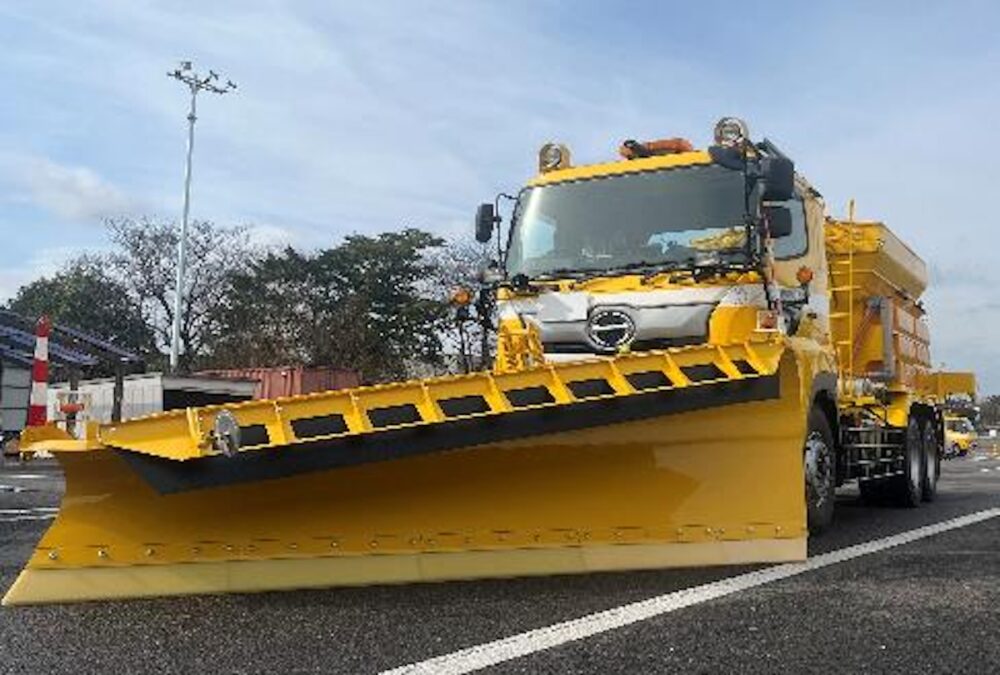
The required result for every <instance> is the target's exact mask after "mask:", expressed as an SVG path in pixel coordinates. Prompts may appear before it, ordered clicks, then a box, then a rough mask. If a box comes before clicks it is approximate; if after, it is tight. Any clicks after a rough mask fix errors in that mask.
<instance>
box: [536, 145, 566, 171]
mask: <svg viewBox="0 0 1000 675" xmlns="http://www.w3.org/2000/svg"><path fill="white" fill-rule="evenodd" d="M569 166H570V155H569V148H567V147H566V146H565V145H563V144H562V143H546V144H545V145H543V146H542V149H541V150H539V151H538V170H539V171H540V172H541V173H545V172H547V171H555V170H556V169H565V168H568V167H569Z"/></svg>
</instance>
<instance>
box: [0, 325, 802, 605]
mask: <svg viewBox="0 0 1000 675" xmlns="http://www.w3.org/2000/svg"><path fill="white" fill-rule="evenodd" d="M459 403H461V406H464V407H461V406H459ZM223 410H228V411H229V413H230V414H232V415H233V416H234V417H235V419H236V420H237V422H238V423H239V426H240V427H241V429H242V430H243V432H244V433H243V434H242V443H241V447H240V449H239V450H238V451H237V452H235V453H234V454H232V455H230V456H227V455H225V454H220V453H218V452H217V451H216V450H213V449H212V442H211V441H212V437H211V434H210V433H208V432H207V431H206V430H210V429H213V428H214V424H215V420H216V418H217V417H218V416H220V415H222V414H223V413H222V412H221V411H223ZM404 413H405V414H404ZM805 417H806V411H805V410H804V408H803V403H802V395H801V390H800V384H799V375H798V368H797V367H796V363H795V358H794V356H793V354H792V353H791V352H790V351H784V348H783V347H782V346H781V345H780V344H771V343H765V344H757V345H745V346H735V347H726V348H716V347H710V348H709V347H698V348H691V349H679V350H672V351H670V352H669V353H666V352H660V353H649V354H635V355H625V356H621V357H617V358H615V359H609V360H604V361H591V362H585V363H577V364H560V365H558V366H547V367H542V368H537V369H533V370H528V371H524V372H520V373H510V374H504V375H496V376H493V375H488V374H477V375H473V376H466V377H457V378H442V379H439V380H431V381H425V382H422V383H409V384H403V385H393V386H389V387H371V388H363V389H357V390H353V391H350V392H346V393H340V392H337V393H330V394H322V395H315V396H306V397H298V398H294V399H285V400H280V401H268V402H253V403H248V404H239V405H233V406H224V407H213V408H206V409H198V410H189V411H186V412H183V413H177V414H174V413H169V414H164V415H159V416H155V417H151V418H144V419H138V420H133V421H130V422H126V423H123V424H120V425H117V426H116V427H111V426H110V425H109V426H108V427H104V428H101V429H100V430H99V432H98V433H97V434H96V436H95V437H94V438H92V439H91V440H90V441H89V442H80V441H67V442H66V444H65V450H64V451H60V449H59V448H58V447H55V446H58V441H47V442H46V443H45V444H46V446H47V447H49V448H50V449H53V450H56V452H57V453H58V457H59V460H60V462H61V463H62V466H63V468H64V470H65V474H66V495H65V497H64V499H63V503H62V507H61V509H60V511H59V515H58V517H57V518H56V520H55V521H54V523H53V524H52V526H51V527H50V529H49V530H48V531H47V532H46V533H45V535H44V536H43V537H42V540H41V542H40V543H39V544H38V547H37V549H36V551H35V552H34V554H33V555H32V557H31V559H30V561H29V562H28V565H27V567H26V568H25V570H24V571H23V572H22V573H21V575H20V576H19V577H18V579H17V581H16V582H15V584H14V585H13V586H12V587H11V589H10V591H9V592H8V593H7V595H6V597H5V598H4V603H5V604H18V603H36V602H57V601H71V600H86V599H97V598H117V597H137V596H150V595H171V594H184V593H215V592H232V591H258V590H268V589H287V588H303V587H317V586H339V585H358V584H373V583H399V582H411V581H426V580H444V579H459V578H473V577H495V576H513V575H533V574H553V573H578V572H589V571H596V570H617V569H640V568H659V567H668V566H690V565H706V564H730V563H744V562H768V561H779V560H798V559H803V558H804V557H805V553H806V546H805V542H806V528H805V505H804V498H803V487H802V486H803V480H802V442H803V437H804V435H805V427H804V421H805ZM401 420H402V421H401ZM317 432H320V433H317ZM309 434H312V435H311V436H310V435H309Z"/></svg>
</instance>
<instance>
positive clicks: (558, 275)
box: [529, 267, 588, 281]
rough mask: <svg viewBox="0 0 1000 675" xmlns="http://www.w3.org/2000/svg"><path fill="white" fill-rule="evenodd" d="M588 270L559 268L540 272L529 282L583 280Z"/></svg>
mask: <svg viewBox="0 0 1000 675" xmlns="http://www.w3.org/2000/svg"><path fill="white" fill-rule="evenodd" d="M587 273H588V270H581V269H577V268H574V267H559V268H556V269H554V270H548V271H547V272H540V273H538V274H536V275H534V276H532V277H529V278H530V279H531V281H557V280H559V279H583V278H586V277H587Z"/></svg>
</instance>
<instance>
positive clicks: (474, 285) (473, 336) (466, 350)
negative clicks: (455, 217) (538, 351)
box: [429, 238, 495, 370]
mask: <svg viewBox="0 0 1000 675" xmlns="http://www.w3.org/2000/svg"><path fill="white" fill-rule="evenodd" d="M489 253H490V251H489V250H488V249H487V248H486V247H485V246H484V245H483V244H480V243H478V242H476V241H474V240H473V239H470V238H458V239H452V240H451V241H449V242H447V244H446V245H445V246H444V247H443V248H441V249H438V250H436V251H435V252H434V254H433V255H434V267H435V269H436V274H435V276H434V278H433V279H431V280H429V283H430V284H432V285H433V287H434V289H435V293H436V294H437V296H438V297H439V298H441V300H442V301H445V302H447V301H449V300H450V299H451V297H452V294H453V293H454V292H455V291H456V290H457V289H459V288H464V289H467V290H469V291H471V299H472V302H473V304H472V305H470V306H468V307H466V309H465V310H464V311H462V310H461V308H458V307H454V308H453V313H452V321H450V322H449V323H448V324H447V328H446V330H445V332H444V335H443V338H442V339H443V342H444V345H445V351H446V352H447V353H449V354H455V355H457V357H458V359H459V363H460V364H462V365H463V366H464V367H463V369H470V370H475V369H479V370H482V369H485V368H489V367H490V362H491V358H490V348H489V344H490V340H491V338H492V335H493V330H491V328H490V326H492V324H493V323H494V319H495V317H494V316H493V307H492V303H487V305H486V306H483V305H481V304H480V302H479V300H480V295H479V289H480V286H481V282H480V280H479V278H480V274H481V272H482V269H483V266H484V265H485V264H486V262H487V261H488V260H489V258H490V256H489ZM484 314H485V321H484V320H483V319H484V316H483V315H484ZM463 361H464V362H465V363H464V364H463Z"/></svg>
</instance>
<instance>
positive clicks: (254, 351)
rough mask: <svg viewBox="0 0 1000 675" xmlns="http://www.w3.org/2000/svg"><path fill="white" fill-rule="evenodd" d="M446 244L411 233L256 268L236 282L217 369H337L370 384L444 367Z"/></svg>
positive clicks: (274, 258) (293, 255) (350, 242)
mask: <svg viewBox="0 0 1000 675" xmlns="http://www.w3.org/2000/svg"><path fill="white" fill-rule="evenodd" d="M443 243H444V242H443V240H441V239H440V238H438V237H435V236H434V235H431V234H429V233H427V232H423V231H421V230H417V229H405V230H402V231H400V232H386V233H383V234H379V235H377V236H365V235H351V236H349V237H347V238H346V239H345V240H344V242H343V243H341V244H340V245H338V246H335V247H333V248H329V249H325V250H322V251H319V252H317V253H314V254H308V253H301V252H299V251H296V250H295V249H292V248H287V249H285V250H284V251H282V252H281V253H272V254H270V255H267V256H266V257H264V258H262V259H260V260H257V261H254V262H253V263H252V264H251V265H250V266H249V267H248V268H247V269H246V270H242V271H239V272H236V273H234V274H233V275H231V276H230V279H229V282H228V284H229V286H228V287H229V288H230V293H229V294H228V297H227V298H226V302H225V305H224V308H223V311H222V312H221V315H220V333H219V337H218V342H217V345H216V347H217V348H216V350H215V352H214V359H213V361H214V363H215V365H218V366H220V367H224V366H228V365H261V366H268V365H280V364H298V363H301V364H308V365H334V366H341V367H347V368H354V369H357V370H360V371H361V372H362V374H363V375H364V377H365V379H366V380H367V381H385V380H392V379H398V378H401V377H406V376H407V375H410V374H412V373H413V372H415V371H416V370H419V367H420V366H422V365H430V366H438V365H440V363H441V336H442V330H443V329H444V327H445V325H446V322H447V315H448V308H447V305H446V304H445V303H444V302H443V301H442V299H441V298H440V297H439V295H440V294H439V293H437V288H436V286H435V284H434V279H435V278H436V276H437V274H436V273H437V267H436V263H435V262H434V261H433V260H432V259H431V256H429V252H431V251H433V250H434V249H436V248H438V247H440V246H441V245H442V244H443Z"/></svg>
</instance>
